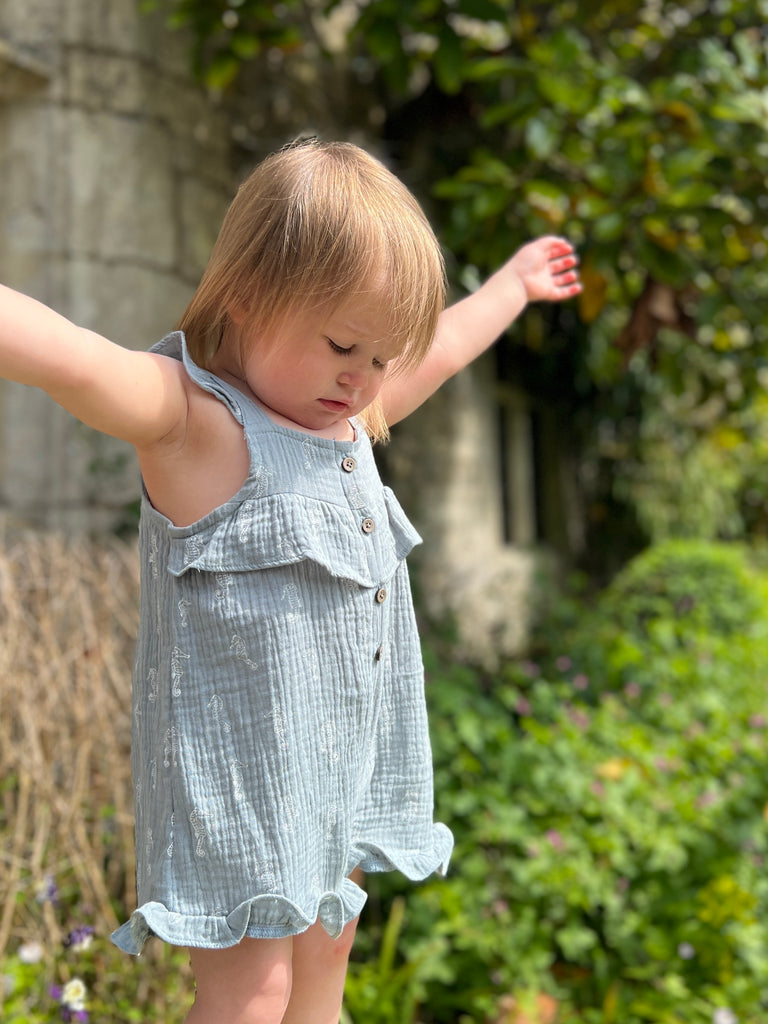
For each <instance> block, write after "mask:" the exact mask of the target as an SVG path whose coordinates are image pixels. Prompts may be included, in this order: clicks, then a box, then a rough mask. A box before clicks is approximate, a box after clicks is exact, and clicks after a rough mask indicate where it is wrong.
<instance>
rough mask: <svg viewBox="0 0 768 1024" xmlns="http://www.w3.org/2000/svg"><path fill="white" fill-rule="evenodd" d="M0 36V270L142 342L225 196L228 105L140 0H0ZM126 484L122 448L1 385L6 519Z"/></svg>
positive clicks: (88, 509) (97, 505)
mask: <svg viewBox="0 0 768 1024" xmlns="http://www.w3.org/2000/svg"><path fill="white" fill-rule="evenodd" d="M0 44H1V46H0V180H2V182H3V187H2V189H1V190H0V280H2V281H3V282H4V283H7V284H9V285H11V286H13V287H16V288H18V289H20V290H21V291H24V292H26V293H27V294H30V295H33V296H35V297H36V298H39V299H40V300H42V301H43V302H45V303H46V304H48V305H50V306H52V307H53V308H54V309H57V310H58V311H59V312H61V313H63V314H64V315H65V316H68V317H70V318H71V319H72V320H74V321H75V322H77V323H79V324H81V325H83V326H86V327H90V328H92V329H94V330H96V331H98V332H99V333H101V334H105V335H107V336H108V337H110V338H112V339H113V340H114V341H117V342H119V343H121V344H124V345H128V346H132V347H137V348H146V347H148V346H149V344H151V343H152V342H154V341H155V340H157V339H158V338H160V337H162V335H163V334H164V333H165V332H166V331H167V330H168V329H170V328H171V327H172V326H173V323H174V322H175V320H176V318H177V317H178V316H179V314H180V313H181V312H182V311H183V309H184V307H185V305H186V303H187V301H188V299H189V297H190V295H191V293H192V290H193V288H194V286H195V284H196V282H197V280H198V279H199V275H200V272H201V270H202V268H203V266H204V265H205V261H206V259H207V256H208V253H209V251H210V247H211V245H212V243H213V240H214V239H215V237H216V232H217V231H218V227H219V224H220V222H221V217H222V215H223V212H224V210H225V208H226V205H227V203H228V202H229V199H230V198H231V195H232V190H233V180H234V179H233V175H232V171H231V166H232V161H231V144H230V143H231V139H230V132H231V116H230V112H229V111H228V110H227V109H226V108H224V107H223V106H220V105H217V104H215V103H214V102H212V101H211V99H210V98H209V97H208V96H206V95H205V94H204V93H203V91H202V90H200V89H198V88H197V87H195V86H194V85H193V84H192V83H191V81H190V78H189V74H188V71H187V69H188V64H189V59H188V52H187V47H186V41H185V39H184V38H183V37H182V36H179V35H177V34H170V33H168V32H166V31H165V30H164V28H163V25H162V23H161V22H160V21H159V19H158V18H156V17H154V18H150V17H146V16H143V15H141V14H140V13H139V4H138V3H137V0H109V2H108V3H105V2H104V0H4V2H3V4H2V6H0ZM135 495H136V470H135V465H134V459H133V455H132V452H131V450H130V449H128V448H127V447H126V446H125V445H122V444H120V443H118V442H115V441H113V440H111V439H109V438H103V437H101V436H99V435H97V434H95V433H94V432H92V431H89V430H86V429H85V428H83V427H82V426H81V425H79V424H78V423H77V422H76V421H75V420H74V419H73V418H72V417H71V416H69V415H68V414H66V413H65V412H64V411H63V410H61V409H60V408H58V407H57V406H56V405H55V404H54V403H53V402H51V401H50V399H48V397H47V396H46V395H44V394H42V393H40V392H37V391H35V390H34V389H29V388H25V387H22V386H18V385H12V384H7V383H3V384H2V385H0V509H2V514H3V515H4V517H5V518H6V519H9V518H10V519H11V520H16V519H19V520H21V521H24V522H29V523H33V524H36V525H41V526H47V527H55V528H63V529H70V528H72V529H82V528H97V529H98V528H111V527H113V526H114V525H116V523H118V522H119V521H120V519H121V518H122V517H123V516H124V515H125V507H126V503H127V502H129V501H130V500H131V499H133V498H135Z"/></svg>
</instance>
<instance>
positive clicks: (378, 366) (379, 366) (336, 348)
mask: <svg viewBox="0 0 768 1024" xmlns="http://www.w3.org/2000/svg"><path fill="white" fill-rule="evenodd" d="M328 344H329V345H330V346H331V351H333V352H335V353H336V354H337V355H340V356H351V355H352V349H353V348H354V346H352V347H351V348H342V347H341V345H337V344H336V342H335V341H331V339H330V338H329V339H328ZM373 368H374V369H375V370H383V369H385V368H386V363H380V362H379V361H378V359H374V360H373Z"/></svg>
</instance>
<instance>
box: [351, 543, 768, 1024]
mask: <svg viewBox="0 0 768 1024" xmlns="http://www.w3.org/2000/svg"><path fill="white" fill-rule="evenodd" d="M764 583H765V581H764V579H762V578H760V577H759V576H756V575H755V574H754V573H753V572H752V571H751V570H750V568H749V565H748V562H747V560H746V555H745V553H744V552H739V551H736V549H733V548H730V547H727V548H724V547H721V546H719V545H707V546H703V545H697V544H695V543H690V544H689V545H688V546H687V548H686V546H685V545H680V544H672V545H664V546H663V547H661V548H660V549H659V550H655V551H649V552H647V553H646V554H644V555H642V556H640V558H639V559H638V560H637V561H636V562H635V563H633V564H632V565H630V566H629V567H628V568H627V570H626V572H625V573H624V574H622V576H621V577H620V578H618V579H617V581H616V582H615V584H614V585H613V586H612V587H611V588H609V589H608V591H607V592H606V593H605V594H604V595H603V596H602V597H601V598H600V599H599V600H598V601H597V603H596V607H595V610H594V611H590V612H589V613H588V614H587V615H586V616H585V617H584V619H583V620H582V632H581V633H579V631H578V628H574V629H573V630H572V631H571V633H570V640H571V642H572V644H573V647H572V648H571V649H565V648H560V649H553V650H551V651H550V652H548V653H549V657H548V659H547V662H548V665H549V666H550V667H549V668H548V669H547V671H546V672H544V671H543V670H542V669H541V668H540V667H539V666H538V665H533V664H521V665H515V666H509V667H508V668H507V669H506V670H505V671H504V672H503V673H502V674H500V675H499V676H498V677H496V678H495V679H492V680H489V679H487V678H484V677H482V676H481V675H480V674H479V673H477V672H474V671H472V670H471V669H469V668H467V667H462V666H461V665H457V664H455V663H451V662H448V661H441V662H438V661H436V660H435V658H434V656H432V655H430V654H429V652H427V653H428V659H429V660H428V667H429V677H430V686H429V691H428V692H429V700H430V704H431V714H432V721H433V726H434V741H433V742H434V752H435V762H436V780H437V793H438V815H439V817H441V818H442V820H445V821H447V822H449V823H450V825H451V826H452V827H453V829H454V832H455V835H456V852H455V856H454V862H453V867H452V870H451V873H450V874H449V876H448V878H447V879H446V880H445V881H440V880H435V881H431V882H429V883H427V884H426V885H424V886H423V887H421V888H420V889H417V890H416V891H415V892H413V893H412V894H411V895H410V896H409V897H408V904H407V907H408V910H407V916H406V926H405V930H404V934H403V949H404V955H405V956H406V958H407V956H408V953H409V950H410V949H411V948H412V947H413V948H417V947H419V946H420V945H422V944H423V942H424V940H425V937H426V936H428V935H432V936H440V937H441V938H443V939H444V940H446V941H447V943H448V945H447V949H446V951H445V952H442V953H436V956H439V957H440V960H441V968H442V975H441V977H440V980H439V981H430V980H429V979H427V981H426V983H425V986H424V997H423V1000H422V1003H421V1007H420V1009H419V1012H418V1015H417V1017H414V1019H418V1020H420V1021H424V1022H426V1021H433V1022H440V1024H455V1022H459V1021H461V1022H481V1021H488V1020H497V1019H498V1020H505V1019H508V1018H504V1017H503V1016H502V1015H501V1013H500V1011H499V1007H500V1006H501V1005H502V1003H503V1000H504V997H509V996H512V997H515V998H516V999H517V1001H518V1003H521V1002H522V1000H523V998H524V996H525V995H526V994H527V995H529V996H532V995H534V994H535V993H538V992H541V991H548V992H550V993H551V994H552V995H554V996H555V997H556V998H557V1000H558V1001H559V1006H560V1016H559V1017H558V1024H565V1022H567V1021H574V1022H575V1021H578V1022H580V1024H613V1022H617V1024H618V1022H621V1024H713V1022H717V1021H719V1020H735V1019H738V1021H739V1022H740V1024H759V1022H762V1021H764V1020H765V1019H766V1014H767V1013H768V980H767V979H768V927H767V926H766V924H765V920H766V910H768V882H767V881H766V870H765V868H766V856H767V855H768V836H767V834H766V817H765V815H766V803H767V800H768V784H767V783H766V779H768V721H767V720H766V717H765V683H766V679H768V646H767V645H766V644H765V637H764V631H765V623H766V621H768V607H767V606H766V602H765V598H764V593H765V587H764ZM689 598H691V599H692V600H691V599H689ZM585 651H586V652H588V654H589V671H588V672H587V671H585V665H584V664H583V663H582V662H581V661H580V660H579V657H578V655H580V654H582V653H583V652H585ZM391 885H392V883H391V881H388V880H382V881H380V882H379V883H378V887H379V888H378V893H379V898H381V899H383V901H384V906H385V907H386V901H387V898H388V895H387V893H388V890H387V889H386V887H387V886H391ZM508 1003H509V999H508V998H507V1004H508ZM353 1019H355V1020H356V1024H357V1020H358V1018H354V1014H353ZM362 1019H363V1018H362V1017H361V1018H359V1020H362Z"/></svg>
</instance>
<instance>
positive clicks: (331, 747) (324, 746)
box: [320, 719, 340, 764]
mask: <svg viewBox="0 0 768 1024" xmlns="http://www.w3.org/2000/svg"><path fill="white" fill-rule="evenodd" d="M320 749H321V751H322V752H323V754H325V756H326V757H327V759H328V763H329V764H338V763H339V757H340V754H339V747H338V743H337V741H336V726H335V724H334V723H333V722H332V721H331V720H330V719H326V721H324V722H323V724H322V725H321V727H320Z"/></svg>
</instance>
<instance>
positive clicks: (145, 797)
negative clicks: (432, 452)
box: [0, 141, 580, 1024]
mask: <svg viewBox="0 0 768 1024" xmlns="http://www.w3.org/2000/svg"><path fill="white" fill-rule="evenodd" d="M576 268H577V259H576V256H575V254H574V252H573V249H572V247H571V245H570V244H568V242H566V241H564V240H563V239H560V238H555V237H546V238H541V239H538V240H537V241H534V242H532V243H530V244H528V245H526V246H524V247H523V248H522V249H520V250H519V252H518V253H517V254H516V255H514V256H513V257H512V258H511V259H510V260H509V262H507V263H506V264H505V265H504V266H503V267H502V268H501V269H500V270H499V271H497V272H496V274H494V275H493V276H492V277H491V278H490V279H489V280H488V281H487V282H486V283H485V284H484V285H483V286H482V287H481V288H480V289H479V290H478V291H477V292H475V293H474V294H473V295H471V296H470V297H468V298H466V299H464V300H463V301H461V302H459V303H458V304H456V305H454V306H452V307H451V308H449V309H448V310H446V311H444V312H443V301H444V271H443V263H442V259H441V255H440V250H439V247H438V244H437V241H436V240H435V237H434V234H433V232H432V231H431V229H430V227H429V225H428V223H427V221H426V219H425V217H424V215H423V213H422V211H421V209H420V208H419V206H418V204H417V203H416V201H415V200H414V198H413V197H412V196H411V194H410V193H409V192H408V190H407V189H406V188H405V187H404V186H403V185H402V183H401V182H400V181H399V180H398V179H397V178H396V177H394V176H393V175H392V174H391V173H390V172H389V171H388V170H386V169H385V167H384V166H383V165H382V164H381V163H379V162H378V161H377V160H375V159H374V158H372V157H371V156H369V155H368V154H367V153H365V152H364V151H362V150H360V149H359V148H357V147H355V146H353V145H350V144H346V143H321V142H317V141H313V142H310V143H301V144H297V145H293V146H289V147H287V148H285V149H284V150H282V151H280V152H279V153H276V154H274V155H273V156H271V157H269V158H268V159H266V160H265V161H264V162H263V163H262V164H260V165H259V166H258V167H257V168H256V170H255V171H254V172H253V174H252V175H251V176H250V177H249V178H248V179H247V180H246V181H245V183H244V184H243V185H242V186H241V188H240V190H239V191H238V194H237V196H236V198H235V200H234V201H233V203H232V205H231V207H230V209H229V211H228V213H227V215H226V218H225V220H224V224H223V226H222V229H221V233H220V235H219V238H218V240H217V242H216V245H215V248H214V250H213V253H212V255H211V259H210V262H209V264H208V267H207V269H206V271H205V273H204V275H203V278H202V280H201V282H200V285H199V287H198V289H197V292H196V293H195V295H194V297H193V299H192V301H191V303H190V305H189V308H188V309H187V311H186V313H185V314H184V316H183V317H182V320H181V323H180V325H179V330H177V331H176V332H174V333H172V334H170V335H168V336H167V337H166V338H165V339H163V341H162V342H160V343H159V344H158V345H157V346H155V348H154V349H152V350H151V351H150V352H135V351H131V350H128V349H125V348H122V347H120V346H117V345H114V344H112V343H111V342H109V341H107V340H106V339H105V338H102V337H100V336H99V335H97V334H95V333H93V332H92V331H88V330H84V329H81V328H78V327H76V326H75V325H73V324H72V323H70V322H69V321H67V320H65V319H64V318H63V317H61V316H59V315H58V314H56V313H54V312H53V311H52V310H50V309H48V308H47V307H45V306H43V305H41V304H40V303H38V302H35V301H34V300H32V299H30V298H27V297H25V296H22V295H19V294H18V293H16V292H13V291H11V290H10V289H7V288H0V373H1V374H2V375H3V376H5V377H8V378H10V379H13V380H16V381H21V382H23V383H26V384H29V385H34V386H36V387H40V388H42V389H44V390H45V391H46V392H48V394H49V395H50V396H51V397H52V398H54V399H55V400H56V401H57V402H59V403H60V404H61V405H62V406H64V407H65V408H66V409H68V410H69V411H70V412H71V413H73V414H74V415H75V416H77V417H78V418H79V419H81V420H82V421H83V422H84V423H87V424H89V425H90V426H92V427H94V428H95V429H97V430H101V431H104V432H106V433H108V434H111V435H113V436H116V437H119V438H122V439H124V440H125V441H128V442H130V443H131V444H132V445H134V446H135V448H136V450H137V453H138V459H139V464H140V468H141V476H142V483H143V498H142V512H141V523H140V530H139V546H140V555H141V568H142V589H141V609H140V627H139V637H138V645H137V654H136V662H135V670H134V681H133V754H132V762H133V773H134V783H135V805H136V843H137V871H138V903H139V906H138V909H137V910H136V911H135V913H134V914H133V916H132V917H131V920H130V921H129V922H127V923H126V924H124V925H123V926H122V927H121V928H120V929H118V931H117V932H116V933H115V935H114V936H113V939H114V941H115V942H116V943H117V945H118V946H120V947H121V948H122V949H124V950H126V951H129V952H132V953H138V952H140V951H141V948H142V946H143V944H144V942H145V940H146V939H147V937H148V936H150V935H156V936H159V937H160V938H161V939H163V940H165V941H166V942H170V943H174V944H178V945H183V946H186V947H189V949H190V955H191V960H192V966H193V970H194V974H195V981H196V998H195V1002H194V1005H193V1007H192V1009H191V1010H190V1013H189V1016H188V1017H187V1021H188V1022H189V1024H201V1022H205V1024H280V1022H282V1024H337V1022H338V1019H339V1014H340V1009H341V1000H342V994H343V987H344V978H345V974H346V968H347V959H348V955H349V950H350V946H351V942H352V937H353V934H354V929H355V924H356V921H357V919H358V915H359V914H360V911H361V908H362V906H363V903H364V901H365V894H364V892H363V890H362V889H361V888H360V885H359V884H358V883H359V882H360V873H361V872H365V871H391V870H395V869H396V870H398V871H401V872H403V873H404V874H405V875H406V876H407V877H408V878H411V879H422V878H425V877H426V876H427V875H429V874H430V873H431V872H434V871H438V872H442V871H444V870H445V868H446V865H447V863H448V859H449V856H450V852H451V845H452V839H451V835H450V832H449V830H448V829H447V828H446V826H445V825H442V824H438V823H435V822H434V821H433V800H432V769H431V757H430V749H429V739H428V731H427V721H426V714H425V703H424V693H423V673H422V665H421V657H420V650H419V640H418V636H417V633H416V627H415V622H414V615H413V608H412V604H411V596H410V590H409V585H408V576H407V570H406V564H405V558H406V556H407V554H408V552H409V551H410V550H411V548H412V547H413V546H414V544H416V543H418V542H419V537H418V535H417V533H416V532H415V530H414V529H413V527H412V526H411V525H410V523H409V522H408V520H407V519H406V517H405V515H404V514H403V511H402V509H401V508H400V506H399V505H398V503H397V501H396V499H395V497H394V495H393V494H392V492H391V491H390V490H389V489H388V488H387V487H384V486H383V485H382V483H381V481H380V479H379V476H378V474H377V471H376V467H375V464H374V460H373V456H372V452H371V439H374V440H381V439H383V438H385V437H386V436H387V430H388V427H389V426H390V425H391V424H393V423H396V422H397V421H398V420H401V419H403V417H405V416H407V415H408V414H409V413H410V412H412V411H413V410H414V409H416V408H417V407H418V406H419V405H421V403H422V402H423V401H424V400H425V399H426V398H428V397H429V396H430V395H431V394H432V393H433V392H434V391H435V390H436V389H437V388H438V387H439V386H440V385H441V384H442V383H443V382H444V381H445V380H446V379H447V378H449V377H450V376H451V375H452V374H454V373H456V372H457V371H459V370H460V369H462V367H464V366H466V365H467V364H468V363H469V362H471V360H473V359H474V358H475V357H476V356H477V355H479V354H480V353H481V352H483V351H484V350H485V349H487V348H488V347H489V346H490V345H491V344H492V343H493V341H494V340H495V339H496V338H497V337H498V336H499V334H500V333H501V332H502V331H503V330H504V328H505V327H507V325H508V324H509V323H510V322H511V321H512V320H513V319H514V318H515V317H516V316H517V315H518V314H519V313H520V312H521V310H522V309H523V308H524V307H525V305H526V303H527V302H529V301H532V300H542V299H543V300H551V301H558V300H561V299H565V298H568V297H570V296H573V295H575V294H577V292H578V291H579V290H580V284H579V280H578V272H577V269H576ZM353 876H354V877H353ZM354 879H357V881H355V880H354Z"/></svg>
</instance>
